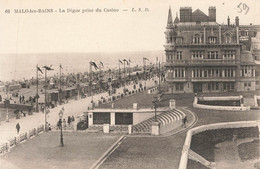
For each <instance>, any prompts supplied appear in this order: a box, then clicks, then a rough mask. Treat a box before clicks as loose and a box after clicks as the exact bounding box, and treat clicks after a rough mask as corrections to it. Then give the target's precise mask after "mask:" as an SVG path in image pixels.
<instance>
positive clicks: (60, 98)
mask: <svg viewBox="0 0 260 169" xmlns="http://www.w3.org/2000/svg"><path fill="white" fill-rule="evenodd" d="M59 88H60V89H59V101H60V104H61V103H62V97H61V64H60V86H59Z"/></svg>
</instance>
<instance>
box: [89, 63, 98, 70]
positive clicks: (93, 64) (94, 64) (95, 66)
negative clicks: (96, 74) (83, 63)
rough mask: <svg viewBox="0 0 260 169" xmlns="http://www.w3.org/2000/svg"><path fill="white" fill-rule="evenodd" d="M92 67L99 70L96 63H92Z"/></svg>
mask: <svg viewBox="0 0 260 169" xmlns="http://www.w3.org/2000/svg"><path fill="white" fill-rule="evenodd" d="M90 65H91V66H94V68H95V69H96V70H97V69H98V66H97V64H96V63H95V62H90Z"/></svg>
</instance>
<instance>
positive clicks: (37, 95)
mask: <svg viewBox="0 0 260 169" xmlns="http://www.w3.org/2000/svg"><path fill="white" fill-rule="evenodd" d="M38 83H39V82H38V64H37V65H36V110H35V111H36V112H39V107H38V98H39V94H38Z"/></svg>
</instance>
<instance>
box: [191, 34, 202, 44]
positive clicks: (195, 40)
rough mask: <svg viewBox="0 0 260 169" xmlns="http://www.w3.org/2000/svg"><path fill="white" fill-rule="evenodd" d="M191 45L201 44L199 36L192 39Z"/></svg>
mask: <svg viewBox="0 0 260 169" xmlns="http://www.w3.org/2000/svg"><path fill="white" fill-rule="evenodd" d="M193 43H194V44H200V43H201V36H200V35H198V34H196V35H195V36H194V37H193Z"/></svg>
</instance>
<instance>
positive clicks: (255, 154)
mask: <svg viewBox="0 0 260 169" xmlns="http://www.w3.org/2000/svg"><path fill="white" fill-rule="evenodd" d="M259 150H260V142H259V139H258V140H254V141H252V142H249V143H243V144H240V145H239V146H238V153H239V156H240V158H241V160H242V161H244V160H252V159H259V157H260V154H259Z"/></svg>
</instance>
